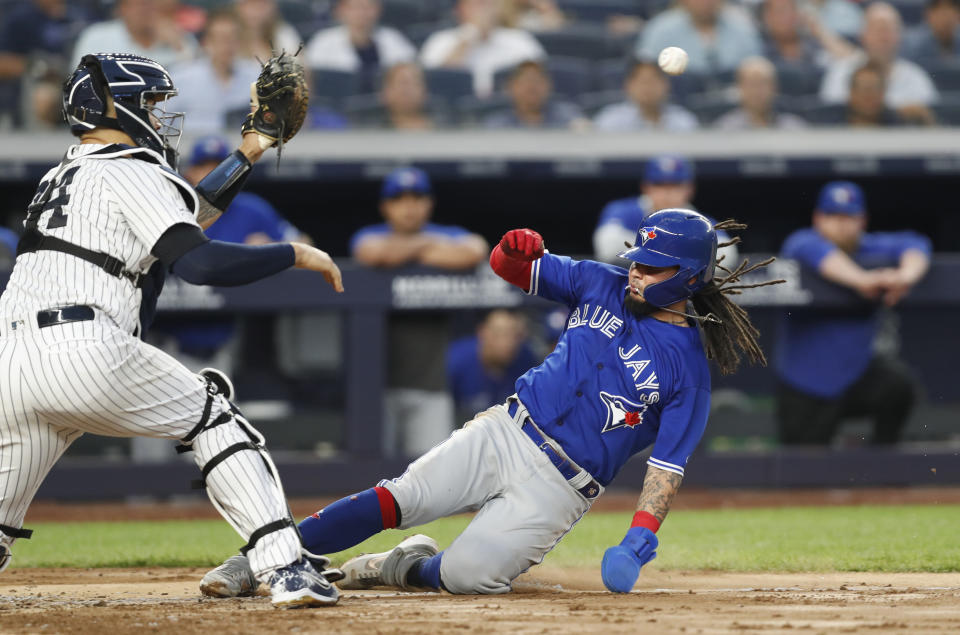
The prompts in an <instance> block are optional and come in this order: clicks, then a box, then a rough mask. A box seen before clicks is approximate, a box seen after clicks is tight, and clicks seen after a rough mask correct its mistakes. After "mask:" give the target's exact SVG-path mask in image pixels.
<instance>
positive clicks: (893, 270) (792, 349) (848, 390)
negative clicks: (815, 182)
mask: <svg viewBox="0 0 960 635" xmlns="http://www.w3.org/2000/svg"><path fill="white" fill-rule="evenodd" d="M866 226H867V216H866V206H865V203H864V197H863V192H862V191H861V189H860V188H859V187H858V186H857V185H856V184H854V183H850V182H847V181H835V182H833V183H828V184H827V185H826V186H825V187H824V188H823V190H822V191H821V192H820V198H819V200H818V202H817V208H816V210H815V211H814V214H813V227H809V228H806V229H801V230H798V231H795V232H794V233H792V234H790V236H789V237H787V240H786V241H785V242H784V244H783V248H782V250H781V255H782V256H783V257H784V258H794V259H796V260H799V261H800V262H801V264H802V265H804V266H805V267H808V268H809V269H811V270H813V271H815V272H817V273H818V274H819V275H821V276H823V277H824V278H825V279H827V280H829V281H831V282H834V283H836V284H840V285H843V286H845V287H849V288H851V289H853V290H854V291H856V292H857V293H858V294H859V295H861V296H862V297H863V298H865V299H866V300H867V301H868V303H864V304H863V305H862V306H861V307H860V308H859V309H855V310H853V311H851V309H849V308H841V309H823V308H817V309H809V310H794V311H791V315H790V317H789V319H785V320H784V321H783V323H782V325H781V329H780V336H779V344H778V347H777V355H776V361H775V366H776V369H777V374H778V375H779V376H780V387H779V394H778V397H779V399H778V408H777V412H778V419H779V422H780V440H781V442H782V443H789V444H825V443H829V442H830V439H831V438H832V437H833V435H834V434H835V433H836V431H837V429H838V427H839V425H840V423H841V421H842V420H843V419H844V418H845V417H857V416H868V417H870V418H871V419H872V420H873V423H874V433H873V438H872V442H873V443H880V444H884V443H894V442H896V441H897V440H898V439H899V438H900V433H901V431H902V429H903V426H904V425H905V424H906V422H907V419H908V418H909V415H910V411H911V409H912V407H913V404H914V401H915V399H916V385H915V381H914V379H913V375H912V373H911V372H910V370H909V369H908V368H907V367H906V365H904V364H903V362H901V361H899V360H898V359H896V358H894V357H893V356H892V355H890V354H878V353H877V352H876V350H875V346H874V344H875V343H876V339H877V334H878V330H879V326H880V321H881V314H882V307H883V306H884V305H886V306H893V305H895V304H896V303H897V302H899V301H900V299H901V298H902V297H903V296H904V295H905V294H906V293H907V292H908V291H909V290H910V288H911V287H912V286H913V285H914V284H916V283H917V282H918V281H919V280H920V279H921V278H922V277H923V275H924V274H925V273H926V271H927V268H928V267H929V265H930V251H931V247H930V241H929V240H928V239H927V238H926V237H924V236H921V235H920V234H917V233H915V232H910V231H901V232H867V231H866Z"/></svg>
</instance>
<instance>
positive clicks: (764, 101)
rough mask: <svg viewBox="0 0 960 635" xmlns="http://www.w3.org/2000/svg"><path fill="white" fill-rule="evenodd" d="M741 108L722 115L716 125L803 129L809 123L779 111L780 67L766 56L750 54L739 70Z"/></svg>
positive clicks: (723, 128)
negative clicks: (778, 76)
mask: <svg viewBox="0 0 960 635" xmlns="http://www.w3.org/2000/svg"><path fill="white" fill-rule="evenodd" d="M737 92H738V94H739V98H740V107H739V108H736V109H735V110H731V111H730V112H728V113H727V114H725V115H723V116H721V117H720V118H719V119H717V121H716V122H715V123H714V125H715V126H716V127H717V128H720V129H722V130H750V129H760V128H780V129H783V130H789V129H796V128H803V127H805V126H806V125H807V123H806V122H805V121H804V120H803V119H801V118H800V117H798V116H796V115H792V114H790V113H786V112H778V111H777V108H776V101H777V69H776V68H774V66H773V64H771V63H770V60H767V59H765V58H763V57H748V58H747V59H745V60H744V61H743V63H741V64H740V68H739V69H737Z"/></svg>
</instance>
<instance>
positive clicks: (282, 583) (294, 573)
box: [270, 559, 340, 609]
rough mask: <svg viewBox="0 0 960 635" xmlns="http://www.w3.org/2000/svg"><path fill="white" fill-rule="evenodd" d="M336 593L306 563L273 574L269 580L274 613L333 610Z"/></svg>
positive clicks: (334, 589)
mask: <svg viewBox="0 0 960 635" xmlns="http://www.w3.org/2000/svg"><path fill="white" fill-rule="evenodd" d="M339 599H340V592H339V591H337V587H335V586H333V585H332V584H330V583H329V582H327V579H326V578H324V577H323V575H322V574H320V573H318V572H317V570H316V569H314V568H313V565H311V564H310V562H309V561H308V560H306V559H304V560H301V561H300V562H294V563H293V564H290V565H287V566H285V567H283V568H281V569H277V570H276V571H274V572H273V576H272V577H271V578H270V602H271V603H272V604H273V606H274V607H275V608H278V609H300V608H309V607H314V606H333V605H334V604H336V603H337V600H339Z"/></svg>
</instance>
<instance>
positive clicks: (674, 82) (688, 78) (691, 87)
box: [670, 73, 718, 103]
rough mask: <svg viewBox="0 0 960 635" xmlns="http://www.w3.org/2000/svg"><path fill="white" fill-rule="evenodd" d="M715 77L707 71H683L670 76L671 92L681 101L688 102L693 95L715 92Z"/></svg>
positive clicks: (676, 99)
mask: <svg viewBox="0 0 960 635" xmlns="http://www.w3.org/2000/svg"><path fill="white" fill-rule="evenodd" d="M715 84H716V81H715V77H714V76H711V75H707V74H705V73H683V74H682V75H673V76H671V77H670V94H671V96H672V97H673V99H674V100H675V101H677V102H679V103H686V100H687V98H688V97H690V96H691V95H697V94H705V93H709V92H715V89H716V88H717V87H718V86H717V85H715Z"/></svg>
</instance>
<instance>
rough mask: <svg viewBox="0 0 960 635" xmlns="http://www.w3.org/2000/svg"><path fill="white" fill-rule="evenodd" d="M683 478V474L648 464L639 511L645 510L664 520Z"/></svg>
mask: <svg viewBox="0 0 960 635" xmlns="http://www.w3.org/2000/svg"><path fill="white" fill-rule="evenodd" d="M682 480H683V475H682V474H677V473H675V472H668V471H667V470H661V469H660V468H658V467H653V466H652V465H648V466H647V475H646V477H645V478H644V479H643V492H641V494H640V501H639V502H638V503H637V511H644V512H647V513H649V514H653V515H654V516H656V518H657V520H658V521H660V522H663V519H664V518H666V517H667V512H668V511H670V503H672V502H673V497H674V496H676V494H677V490H679V489H680V481H682Z"/></svg>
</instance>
